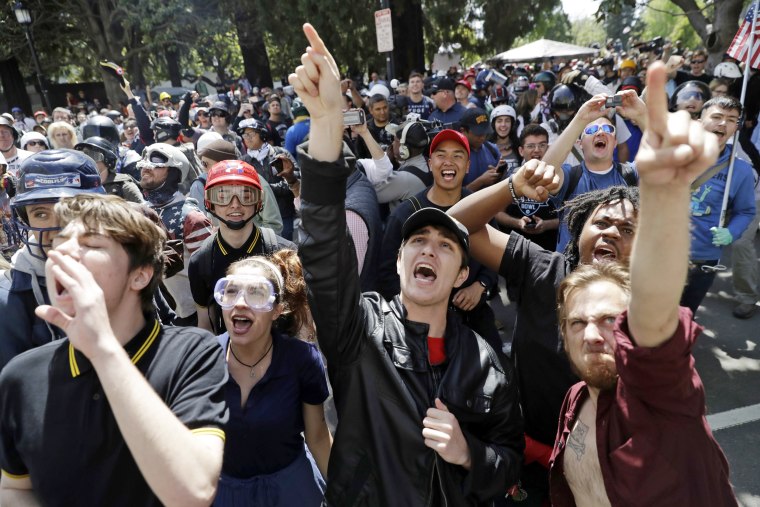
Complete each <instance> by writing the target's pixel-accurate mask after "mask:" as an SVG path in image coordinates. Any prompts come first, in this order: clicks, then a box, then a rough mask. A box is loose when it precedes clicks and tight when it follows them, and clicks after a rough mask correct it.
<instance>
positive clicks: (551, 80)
mask: <svg viewBox="0 0 760 507" xmlns="http://www.w3.org/2000/svg"><path fill="white" fill-rule="evenodd" d="M533 82H534V83H543V84H544V88H545V89H546V90H551V89H552V88H554V85H555V84H557V76H555V75H554V72H552V71H550V70H545V71H542V72H539V73H538V74H536V75H535V76H533Z"/></svg>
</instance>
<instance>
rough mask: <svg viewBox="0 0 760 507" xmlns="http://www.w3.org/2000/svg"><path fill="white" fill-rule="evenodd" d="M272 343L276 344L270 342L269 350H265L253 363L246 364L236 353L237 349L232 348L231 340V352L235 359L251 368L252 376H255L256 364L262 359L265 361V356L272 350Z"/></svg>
mask: <svg viewBox="0 0 760 507" xmlns="http://www.w3.org/2000/svg"><path fill="white" fill-rule="evenodd" d="M272 345H274V342H269V348H268V349H267V351H266V352H264V355H263V356H261V357H260V358H259V360H258V361H256V362H255V363H253V364H246V363H244V362H243V361H241V360H240V358H239V357H238V356H236V355H235V349H233V348H232V341H230V352H232V357H234V358H235V361H237V362H238V363H240V364H242V365H243V366H245V367H247V368H250V369H251V378H253V377H254V373H255V372H254V370H253V369H254V368H256V366H258V364H259V363H260V362H261V361H263V360H264V358H265V357H267V356H268V355H269V351H270V350H272Z"/></svg>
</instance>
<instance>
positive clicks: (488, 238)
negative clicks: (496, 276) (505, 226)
mask: <svg viewBox="0 0 760 507" xmlns="http://www.w3.org/2000/svg"><path fill="white" fill-rule="evenodd" d="M561 174H562V172H561V171H559V174H556V173H555V170H554V167H552V166H550V165H548V164H546V163H545V162H541V161H538V160H529V161H528V162H526V163H525V165H524V166H522V167H521V168H520V169H518V170H517V172H516V173H515V174H514V175H513V176H511V177H510V178H507V179H505V180H503V181H500V182H499V183H496V184H495V185H491V186H490V187H488V188H484V189H483V190H480V191H479V192H477V193H474V194H470V195H469V196H467V197H465V198H464V199H462V200H461V201H459V202H458V203H456V204H455V205H454V206H453V207H452V208H451V209H449V211H448V214H449V215H451V216H453V217H454V218H456V219H457V220H459V221H460V222H462V224H464V226H465V227H467V230H468V231H469V232H470V252H471V253H472V256H473V257H475V259H477V260H478V262H480V263H481V264H483V265H484V266H486V267H487V268H489V269H491V270H492V271H496V272H498V271H499V265H500V264H501V259H502V257H503V256H504V249H505V248H506V246H507V241H508V240H509V234H507V233H504V232H501V231H498V230H496V229H494V228H493V227H491V226H490V225H487V224H488V222H489V221H490V220H491V219H492V218H493V217H494V216H495V215H496V214H497V213H499V212H501V211H504V210H505V209H507V206H509V205H510V204H512V203H513V202H514V199H513V198H512V191H511V190H510V188H509V185H510V181H511V183H512V190H514V193H515V196H516V197H517V198H520V197H523V196H525V197H528V198H530V199H534V200H536V201H542V202H543V201H546V200H547V199H548V198H549V195H550V194H553V193H555V192H557V191H558V190H559V189H560V187H561V186H562V176H561Z"/></svg>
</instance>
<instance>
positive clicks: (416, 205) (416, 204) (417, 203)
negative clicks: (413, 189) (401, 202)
mask: <svg viewBox="0 0 760 507" xmlns="http://www.w3.org/2000/svg"><path fill="white" fill-rule="evenodd" d="M407 201H409V202H410V203H412V207H413V208H414V211H419V210H421V209H422V204H421V203H420V201H419V199H417V197H416V196H414V195H413V196H411V197H410V198H409V199H407Z"/></svg>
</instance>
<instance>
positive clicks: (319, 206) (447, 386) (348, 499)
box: [298, 147, 524, 507]
mask: <svg viewBox="0 0 760 507" xmlns="http://www.w3.org/2000/svg"><path fill="white" fill-rule="evenodd" d="M301 149H302V148H301V147H299V150H301ZM299 159H300V162H301V168H302V172H301V176H302V193H301V197H302V205H301V215H302V221H303V233H302V237H301V238H300V239H301V245H300V246H299V250H298V253H299V255H300V256H301V258H302V261H303V264H304V267H305V271H306V279H307V282H308V284H309V287H310V289H311V300H310V302H311V311H312V315H313V316H314V320H315V321H316V324H317V330H318V338H319V344H320V347H321V348H322V351H323V352H324V354H325V356H326V357H327V366H328V372H329V375H330V381H331V383H332V387H333V394H334V398H335V403H336V407H337V411H338V419H339V421H340V422H339V424H338V429H337V433H336V435H335V443H334V444H333V448H332V452H331V454H330V463H329V469H328V476H329V479H328V483H327V494H326V501H327V503H328V504H329V505H332V506H340V507H344V506H354V505H362V506H364V505H367V506H369V505H372V506H375V505H377V506H383V507H387V506H391V505H392V506H394V507H402V506H425V505H435V506H439V505H449V506H475V505H483V506H485V505H490V504H491V500H492V499H493V498H494V497H496V496H503V495H504V494H505V493H506V491H507V489H508V488H509V487H510V486H511V485H512V484H514V483H516V482H517V479H518V477H519V473H520V465H521V461H522V451H523V446H524V440H523V427H522V415H521V413H520V408H519V405H518V398H517V386H516V384H515V383H514V382H513V372H512V369H511V367H508V368H506V369H505V368H504V367H503V366H502V365H501V364H500V362H499V359H498V358H497V357H496V354H495V353H494V351H493V349H491V348H490V347H489V346H488V344H487V343H486V342H485V340H483V339H482V338H480V337H478V336H477V335H475V333H474V332H473V331H471V330H470V329H469V328H466V327H465V326H464V325H463V324H461V322H460V321H459V318H458V317H457V316H456V314H454V313H453V312H449V315H448V318H447V323H446V332H445V347H446V356H447V360H446V362H445V363H444V364H442V365H440V366H431V365H430V364H429V362H428V359H427V358H428V352H427V335H428V326H427V324H422V323H418V322H412V321H409V320H406V319H405V314H406V312H405V310H404V307H403V305H402V304H401V302H400V300H399V299H398V298H396V299H395V300H394V301H392V302H390V303H389V302H387V301H385V300H384V299H383V298H382V297H381V296H380V295H379V294H377V293H365V294H363V295H362V294H361V293H360V289H359V278H358V275H357V267H356V254H355V253H354V249H353V244H352V242H351V238H350V236H349V235H348V232H347V230H346V222H345V213H344V208H343V203H344V198H345V189H346V177H347V176H348V175H349V174H350V172H351V170H352V165H353V164H352V162H353V161H352V160H349V161H348V162H349V163H346V162H345V161H344V160H340V161H338V162H335V163H323V162H316V161H314V160H312V159H310V158H309V157H308V155H307V154H306V153H304V152H303V151H301V152H300V153H299ZM436 397H438V398H440V399H441V401H443V403H444V404H446V405H447V407H448V409H449V410H450V411H451V412H452V413H453V414H454V415H455V416H456V417H457V420H458V421H459V424H460V426H461V428H462V430H463V433H464V436H465V438H466V439H467V443H468V445H469V447H470V452H471V461H472V467H471V469H470V470H469V471H467V470H465V469H464V468H462V467H461V466H457V465H452V464H449V463H447V462H445V461H444V460H443V459H442V458H441V457H440V456H438V455H437V454H436V453H435V452H434V451H433V450H431V449H430V448H428V447H426V446H425V444H424V439H423V437H422V428H423V426H422V420H423V419H424V417H425V412H426V410H427V409H428V408H429V407H432V406H434V400H435V398H436Z"/></svg>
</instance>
